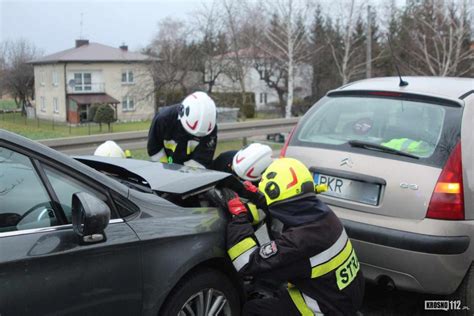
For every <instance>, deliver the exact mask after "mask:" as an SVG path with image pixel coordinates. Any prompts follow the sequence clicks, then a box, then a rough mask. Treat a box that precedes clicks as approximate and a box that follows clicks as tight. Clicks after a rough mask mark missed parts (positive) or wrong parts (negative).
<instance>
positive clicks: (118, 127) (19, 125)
mask: <svg viewBox="0 0 474 316" xmlns="http://www.w3.org/2000/svg"><path fill="white" fill-rule="evenodd" d="M0 102H2V103H0V110H1V109H2V106H3V107H4V108H5V109H6V107H7V106H11V102H13V101H11V100H0ZM9 102H10V103H9ZM14 104H15V102H13V105H14ZM15 107H16V105H15ZM257 114H258V115H257V117H256V118H253V119H249V120H261V119H269V118H274V115H271V114H267V113H260V114H259V113H257ZM150 124H151V122H150V121H139V122H124V123H113V124H112V125H111V126H112V129H111V132H130V131H142V130H148V129H149V128H150ZM0 128H2V129H6V130H8V131H11V132H14V133H17V134H19V135H22V136H25V137H28V138H30V139H34V140H38V139H49V138H61V137H73V136H85V135H92V134H103V133H109V131H108V128H107V125H103V126H102V131H100V127H99V124H96V123H88V124H84V125H81V126H69V125H68V124H66V123H64V122H55V121H49V120H40V119H27V118H26V117H24V116H21V113H0Z"/></svg>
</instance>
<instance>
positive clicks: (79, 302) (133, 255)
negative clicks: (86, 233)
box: [0, 143, 141, 315]
mask: <svg viewBox="0 0 474 316" xmlns="http://www.w3.org/2000/svg"><path fill="white" fill-rule="evenodd" d="M59 169H61V170H59ZM66 170H67V168H66V167H65V166H62V167H61V168H59V166H58V165H56V164H55V163H54V162H53V161H48V160H43V161H39V160H37V159H35V158H33V157H31V156H30V155H29V153H28V152H26V151H25V150H23V149H21V148H14V147H11V146H9V147H7V145H2V144H1V143H0V314H1V315H47V314H54V315H62V314H68V315H71V314H72V315H92V314H93V315H107V314H113V315H137V314H140V311H141V275H140V269H139V249H138V243H137V240H138V238H137V236H136V234H135V233H134V232H133V231H132V229H131V228H130V227H129V226H128V224H127V223H125V222H124V220H123V219H121V218H117V216H115V212H114V208H113V203H112V201H111V199H110V197H109V194H108V192H107V190H105V188H103V187H100V185H97V184H96V183H92V182H88V181H90V180H88V179H84V178H81V175H73V174H72V173H71V172H65V171H66ZM76 192H88V193H90V194H92V195H94V196H95V197H97V198H99V199H102V200H103V201H105V202H106V204H108V205H109V207H110V208H111V210H112V213H111V220H110V222H109V225H108V227H107V228H106V230H105V236H106V238H105V240H104V241H103V242H99V243H94V244H84V243H82V242H81V240H80V238H79V237H78V236H77V235H76V234H75V233H74V231H73V228H72V225H71V198H72V194H73V193H76Z"/></svg>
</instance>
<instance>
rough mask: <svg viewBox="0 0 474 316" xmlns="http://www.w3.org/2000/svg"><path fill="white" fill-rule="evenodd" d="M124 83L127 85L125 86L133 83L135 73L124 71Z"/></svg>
mask: <svg viewBox="0 0 474 316" xmlns="http://www.w3.org/2000/svg"><path fill="white" fill-rule="evenodd" d="M122 83H125V84H130V83H133V71H131V70H124V71H122Z"/></svg>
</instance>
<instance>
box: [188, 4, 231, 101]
mask: <svg viewBox="0 0 474 316" xmlns="http://www.w3.org/2000/svg"><path fill="white" fill-rule="evenodd" d="M219 11H220V8H219V3H218V2H217V1H214V2H212V3H211V5H210V6H207V5H204V8H203V9H202V10H200V11H197V12H195V16H196V21H195V24H196V25H195V29H196V32H195V33H196V37H198V38H202V39H201V41H200V42H199V43H198V44H197V45H196V47H197V50H198V51H197V58H196V60H197V70H198V71H199V72H201V74H202V81H203V83H204V84H205V85H206V86H207V88H206V90H207V92H208V93H212V89H213V87H214V85H215V84H216V80H217V78H218V77H219V76H220V75H222V74H223V73H225V71H226V68H227V64H228V59H227V58H226V53H227V52H228V50H229V45H228V38H227V36H226V33H225V29H224V26H225V25H224V22H223V16H222V15H221V14H219Z"/></svg>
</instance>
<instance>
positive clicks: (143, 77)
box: [34, 62, 155, 122]
mask: <svg viewBox="0 0 474 316" xmlns="http://www.w3.org/2000/svg"><path fill="white" fill-rule="evenodd" d="M34 68H35V91H36V113H37V116H38V117H39V118H41V119H48V120H51V119H54V120H57V121H64V122H65V121H66V89H69V93H70V94H72V93H77V94H87V93H95V92H105V93H107V94H108V95H110V96H111V97H113V98H115V99H117V100H118V101H119V102H121V103H120V104H118V106H117V118H118V119H119V120H120V121H134V120H145V119H151V118H152V117H153V115H154V108H155V99H154V97H153V80H152V78H151V76H150V74H149V73H148V71H147V65H146V64H143V63H119V62H110V63H87V64H86V63H67V64H64V63H59V64H54V65H35V67H34ZM125 70H131V71H133V76H134V82H133V83H122V71H125ZM53 71H60V75H59V84H58V86H53V84H52V72H53ZM76 72H90V73H91V81H92V85H93V87H94V90H97V91H94V90H93V91H87V93H84V92H79V91H74V90H73V89H72V88H71V87H69V86H68V85H67V83H68V82H69V81H70V80H71V79H74V73H76ZM42 73H44V74H45V82H43V83H42V80H41V79H40V80H38V78H41V76H42ZM65 73H66V80H64V77H65V76H64V74H65ZM101 84H103V86H101ZM68 87H69V88H68ZM101 87H103V88H101ZM127 95H128V96H130V97H132V98H133V100H134V105H135V106H134V109H133V110H131V111H130V110H128V111H125V110H124V109H123V108H122V101H123V99H124V98H125V97H126V96H127ZM41 97H44V98H45V101H46V102H45V103H46V109H45V111H42V110H41ZM54 97H58V100H60V101H59V104H58V105H59V113H53V105H52V102H53V98H54Z"/></svg>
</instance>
